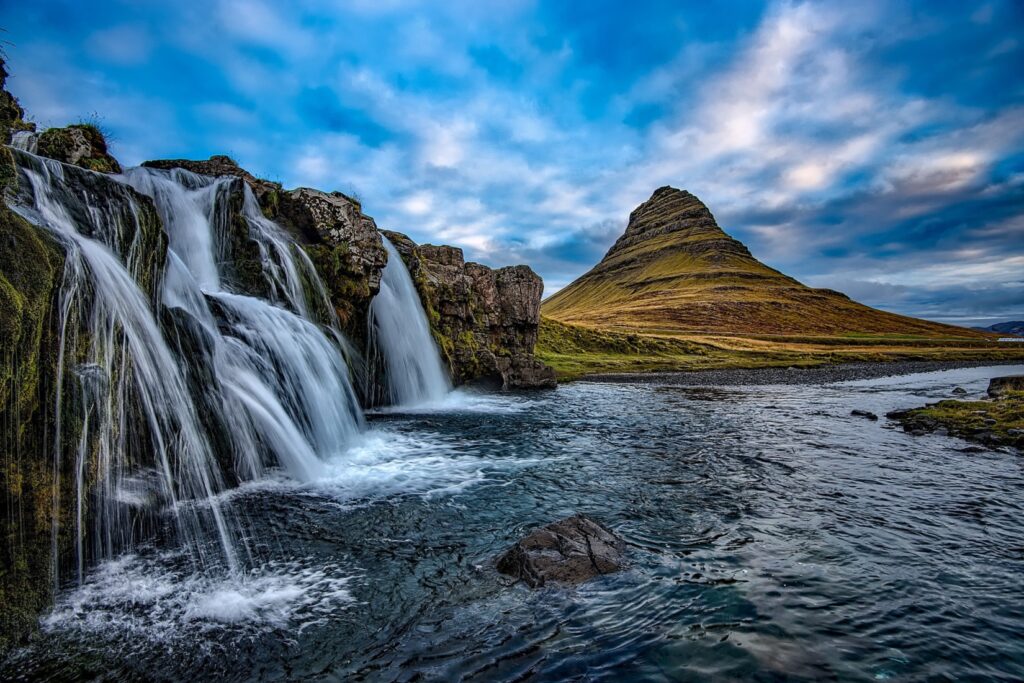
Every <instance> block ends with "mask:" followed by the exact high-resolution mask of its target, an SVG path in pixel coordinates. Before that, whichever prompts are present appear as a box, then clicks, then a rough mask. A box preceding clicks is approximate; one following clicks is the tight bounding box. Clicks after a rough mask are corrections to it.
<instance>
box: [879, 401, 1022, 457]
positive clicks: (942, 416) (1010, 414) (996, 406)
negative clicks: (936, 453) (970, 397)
mask: <svg viewBox="0 0 1024 683" xmlns="http://www.w3.org/2000/svg"><path fill="white" fill-rule="evenodd" d="M890 417H892V418H893V419H895V420H897V421H898V422H899V423H900V424H902V425H903V428H904V429H905V430H907V431H911V432H913V431H922V432H931V431H935V430H937V429H944V430H946V432H947V433H948V434H951V435H952V436H959V437H961V438H966V439H971V440H975V441H982V442H984V443H988V444H992V445H1010V446H1016V447H1017V448H1024V391H1010V392H1007V393H1006V395H1005V396H1003V397H1000V398H997V399H995V400H992V401H954V400H949V401H939V402H938V403H931V404H929V405H926V406H923V407H921V408H913V409H911V410H904V411H898V412H895V413H890Z"/></svg>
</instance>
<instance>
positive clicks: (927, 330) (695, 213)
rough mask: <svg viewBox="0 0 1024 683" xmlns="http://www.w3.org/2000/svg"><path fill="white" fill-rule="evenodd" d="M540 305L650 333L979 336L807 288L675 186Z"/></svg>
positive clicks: (594, 323)
mask: <svg viewBox="0 0 1024 683" xmlns="http://www.w3.org/2000/svg"><path fill="white" fill-rule="evenodd" d="M542 310H543V313H544V315H545V316H547V317H548V318H551V319H553V320H556V321H559V322H563V323H570V324H577V325H583V326H586V327H593V328H599V329H606V330H629V331H635V332H650V333H668V334H675V333H687V334H741V335H815V336H836V335H840V336H842V335H886V336H889V335H908V336H912V337H925V338H927V337H944V338H965V339H979V338H982V337H983V336H984V335H983V333H979V332H977V331H974V330H968V329H965V328H960V327H953V326H949V325H941V324H938V323H933V322H929V321H925V320H918V319H915V318H908V317H906V316H901V315H895V314H892V313H887V312H885V311H879V310H877V309H874V308H870V307H868V306H865V305H863V304H859V303H857V302H855V301H853V300H851V299H850V298H848V297H847V296H845V295H843V294H840V293H839V292H834V291H832V290H827V289H813V288H811V287H807V286H805V285H803V284H801V283H800V282H797V281H796V280H794V279H793V278H791V277H788V276H786V275H784V274H782V273H780V272H779V271H777V270H774V269H772V268H769V267H768V266H766V265H765V264H763V263H761V262H760V261H758V260H757V259H756V258H754V257H753V256H752V255H751V253H750V252H749V251H748V250H747V248H746V247H745V246H744V245H743V244H742V243H740V242H739V241H737V240H735V239H733V238H732V237H730V236H729V235H727V234H726V233H725V232H724V231H723V230H722V229H721V228H720V227H719V226H718V224H717V223H716V222H715V218H714V216H712V215H711V212H710V211H709V210H708V208H707V207H706V206H705V205H704V204H703V202H701V201H700V200H699V199H697V197H695V196H693V195H692V194H690V193H689V192H685V191H682V190H677V189H675V188H672V187H662V188H659V189H658V190H656V191H655V192H654V194H653V195H652V196H651V198H650V199H649V200H648V201H647V202H645V203H643V204H641V205H640V206H639V207H637V209H636V210H635V211H633V213H632V214H630V219H629V226H628V227H627V228H626V232H625V233H624V234H623V235H622V236H621V237H620V238H619V239H618V241H617V242H616V243H615V244H614V245H613V246H612V248H611V249H610V250H609V251H608V253H607V254H606V255H605V257H604V258H603V259H602V260H601V262H600V263H599V264H597V265H596V266H595V267H594V268H593V269H591V270H590V271H589V272H588V273H586V274H585V275H583V276H582V277H580V278H579V279H577V280H576V281H575V282H573V283H572V284H570V285H569V286H568V287H566V288H565V289H563V290H561V291H560V292H558V293H557V294H555V295H554V296H552V297H550V298H549V299H547V300H546V301H545V302H544V304H543V309H542Z"/></svg>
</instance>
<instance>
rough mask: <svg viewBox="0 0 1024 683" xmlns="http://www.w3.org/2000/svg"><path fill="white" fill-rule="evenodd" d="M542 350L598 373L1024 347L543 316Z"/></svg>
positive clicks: (1019, 355)
mask: <svg viewBox="0 0 1024 683" xmlns="http://www.w3.org/2000/svg"><path fill="white" fill-rule="evenodd" d="M536 354H537V357H538V358H540V359H541V360H543V361H544V362H545V363H547V364H548V365H550V366H552V367H553V368H554V369H555V372H556V373H557V375H558V379H559V381H563V382H564V381H571V380H573V379H577V378H579V377H581V376H583V375H590V374H600V373H620V372H622V373H634V372H641V373H642V372H681V371H693V370H714V369H739V368H765V367H810V366H815V365H827V364H835V363H852V362H884V361H897V360H903V361H906V360H921V361H957V360H979V361H980V360H992V361H1013V360H1021V361H1024V349H1022V348H1016V347H1011V348H1007V347H1003V346H999V347H997V346H996V345H995V344H994V343H992V342H988V341H978V340H977V339H959V338H953V337H950V338H947V339H936V338H934V337H914V336H908V335H900V334H894V335H871V336H870V337H866V338H861V337H858V338H850V337H825V336H811V337H798V336H793V335H787V336H779V337H771V336H764V335H761V336H742V335H679V334H672V333H670V332H664V333H659V334H651V333H649V332H646V331H645V332H637V331H633V332H627V331H618V330H614V331H613V330H604V329H595V328H590V327H583V326H580V325H567V324H565V323H561V322H558V321H556V320H553V319H551V318H548V317H542V318H541V324H540V334H539V338H538V342H537V348H536Z"/></svg>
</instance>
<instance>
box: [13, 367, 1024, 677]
mask: <svg viewBox="0 0 1024 683" xmlns="http://www.w3.org/2000/svg"><path fill="white" fill-rule="evenodd" d="M1022 372H1024V367H1021V366H1014V367H1006V366H1003V367H994V368H971V369H961V370H952V371H946V372H931V373H925V374H917V375H906V376H900V377H894V378H887V379H873V380H862V381H854V382H843V383H836V384H823V385H796V386H793V385H790V386H781V385H765V386H724V387H683V386H669V385H658V384H602V383H585V382H580V383H574V384H570V385H567V386H563V387H561V388H559V389H557V390H554V391H549V392H542V393H536V394H473V393H469V392H456V393H454V394H451V395H450V396H449V397H448V398H447V399H445V400H444V402H442V403H441V404H440V405H434V406H433V407H431V408H424V409H420V410H416V411H407V412H398V411H392V412H388V411H381V412H377V413H371V414H370V415H369V416H368V424H369V428H368V431H367V432H366V433H365V434H364V435H363V436H362V437H361V438H360V439H359V441H358V443H357V444H356V445H355V446H354V447H353V448H351V449H350V450H349V451H347V452H346V453H344V454H342V455H339V456H337V457H336V458H335V459H333V460H331V461H330V462H328V463H326V464H325V468H324V473H323V474H322V476H321V478H320V479H319V480H317V481H315V482H312V483H303V484H298V483H294V482H293V480H291V479H289V478H288V477H286V476H285V475H284V474H277V475H272V476H270V477H267V478H265V479H263V480H260V481H258V482H256V483H252V484H249V485H245V486H243V487H242V488H240V489H238V490H235V491H231V492H229V493H227V494H222V495H221V500H220V504H221V505H222V506H224V507H225V508H228V509H230V511H231V512H232V514H234V515H236V516H237V517H238V518H239V519H243V520H245V522H246V525H245V527H246V528H248V529H251V530H252V531H251V532H250V533H251V534H252V536H251V538H249V539H248V542H247V543H246V546H247V547H248V556H247V560H246V562H245V566H246V567H248V569H247V570H245V572H244V573H243V575H241V576H239V575H238V574H230V575H229V574H224V575H222V576H219V575H208V574H195V573H192V571H193V570H192V569H191V568H190V567H191V565H190V564H189V563H188V562H186V561H184V559H183V558H182V557H181V556H179V555H178V554H177V551H175V550H173V549H170V548H171V547H172V546H167V547H162V546H161V544H160V542H159V541H155V542H154V543H153V544H152V545H150V546H144V547H142V548H141V549H139V550H138V551H137V552H134V553H132V554H130V555H125V556H123V557H120V558H117V559H115V560H108V561H105V562H104V563H102V564H101V565H100V566H98V567H95V568H93V569H92V570H91V571H89V572H88V573H87V575H86V577H85V581H84V583H83V584H82V585H80V586H75V585H72V586H68V587H67V588H65V589H64V590H63V591H62V592H61V594H60V595H59V597H58V602H57V605H56V607H55V608H54V609H53V611H52V612H51V613H49V614H48V615H46V616H45V617H44V621H43V628H42V633H41V635H40V636H39V637H38V638H37V639H36V640H35V641H34V642H33V644H31V645H30V646H29V647H27V648H25V649H22V650H20V651H18V652H16V653H14V654H13V655H12V656H11V657H9V658H8V660H7V661H6V662H5V663H4V664H3V667H2V668H0V677H2V678H22V679H41V678H48V677H49V678H60V679H65V678H70V677H79V678H81V677H96V676H100V677H102V676H106V677H115V678H134V679H138V678H145V679H190V680H246V679H257V678H258V679H265V680H295V679H324V680H331V679H334V680H373V681H377V680H383V681H392V680H394V681H407V680H408V681H411V680H443V681H452V680H501V681H513V680H544V681H547V680H581V679H582V680H608V681H612V680H616V681H620V680H671V681H689V680H693V681H697V680H709V679H722V680H731V679H737V678H739V679H753V680H820V679H841V680H886V679H891V680H922V679H943V680H945V679H954V678H957V679H1003V680H1014V679H1016V680H1019V679H1021V678H1024V638H1022V637H1021V634H1022V633H1024V582H1022V581H1021V576H1022V575H1024V540H1022V539H1024V459H1021V457H1020V456H1019V455H1018V454H1016V453H1011V452H1001V451H992V450H983V449H979V448H976V447H972V446H971V445H970V444H968V443H967V442H964V441H960V440H957V439H953V438H948V437H942V436H921V437H914V436H910V435H907V434H905V433H903V432H902V431H901V430H899V429H897V428H894V427H893V426H892V425H891V424H888V423H887V421H886V420H885V419H884V418H883V419H881V420H880V421H878V422H871V421H868V420H865V419H863V418H858V417H853V416H851V415H850V411H851V410H852V409H864V410H870V411H873V412H875V413H878V414H879V415H884V413H885V412H886V411H888V410H892V409H895V408H903V407H911V406H916V405H921V404H922V403H924V402H925V401H934V400H938V399H940V398H946V397H950V396H951V391H952V389H953V388H954V387H956V386H960V387H963V388H965V389H966V390H967V391H968V392H969V393H970V394H971V395H975V396H980V395H982V394H983V393H984V390H985V387H986V386H987V380H988V378H989V377H992V376H995V375H1005V374H1019V373H1022ZM577 512H579V513H584V514H586V515H589V516H591V517H593V518H595V519H597V520H599V521H601V522H603V523H604V524H605V525H607V526H609V527H610V528H612V529H613V530H615V531H616V532H617V533H619V534H620V535H622V536H623V537H624V538H625V539H626V540H627V542H628V544H629V559H630V564H629V567H628V568H627V569H626V570H625V571H623V572H621V573H619V574H616V575H610V576H606V577H601V578H599V579H598V580H595V581H592V582H590V583H587V584H584V585H582V586H579V587H576V588H557V587H548V588H544V589H541V590H537V591H532V590H529V589H527V588H525V587H523V586H522V585H511V584H510V581H509V580H508V579H507V578H506V577H502V576H500V575H498V574H497V573H496V572H495V571H494V569H493V558H494V557H495V556H496V555H498V554H500V552H501V551H502V550H503V549H505V548H506V547H508V546H509V545H510V544H511V543H512V542H514V540H515V539H517V538H518V537H520V536H522V535H523V534H525V533H526V532H527V531H528V530H529V529H531V528H533V527H535V526H538V525H542V524H546V523H548V522H551V521H554V520H556V519H558V518H561V517H564V516H567V515H570V514H573V513H577Z"/></svg>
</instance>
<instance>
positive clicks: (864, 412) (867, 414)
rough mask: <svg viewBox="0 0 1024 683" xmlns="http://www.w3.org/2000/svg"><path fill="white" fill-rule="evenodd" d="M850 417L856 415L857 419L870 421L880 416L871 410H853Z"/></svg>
mask: <svg viewBox="0 0 1024 683" xmlns="http://www.w3.org/2000/svg"><path fill="white" fill-rule="evenodd" d="M850 415H854V416H856V417H865V418H867V419H869V420H877V419H878V416H877V415H875V414H874V413H872V412H871V411H870V410H851V411H850Z"/></svg>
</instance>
